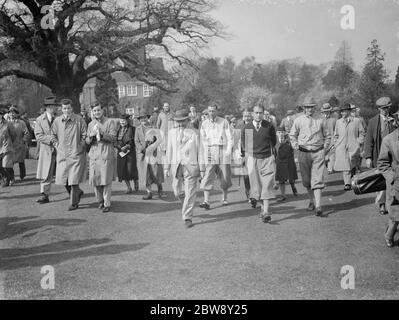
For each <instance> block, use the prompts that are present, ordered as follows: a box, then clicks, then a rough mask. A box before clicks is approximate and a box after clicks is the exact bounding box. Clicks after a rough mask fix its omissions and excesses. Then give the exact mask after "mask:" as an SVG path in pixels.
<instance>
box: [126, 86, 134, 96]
mask: <svg viewBox="0 0 399 320" xmlns="http://www.w3.org/2000/svg"><path fill="white" fill-rule="evenodd" d="M126 95H128V96H137V86H133V85H129V86H126Z"/></svg>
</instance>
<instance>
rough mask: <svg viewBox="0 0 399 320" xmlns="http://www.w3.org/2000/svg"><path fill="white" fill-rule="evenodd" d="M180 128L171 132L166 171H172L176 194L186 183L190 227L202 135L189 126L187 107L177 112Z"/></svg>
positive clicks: (186, 218)
mask: <svg viewBox="0 0 399 320" xmlns="http://www.w3.org/2000/svg"><path fill="white" fill-rule="evenodd" d="M173 119H174V121H175V122H176V123H177V128H173V129H172V130H171V131H170V132H169V139H168V145H167V149H166V159H167V160H166V164H165V175H166V176H169V173H171V175H172V178H173V182H172V187H173V191H174V194H175V196H176V198H179V199H180V197H181V192H182V187H183V185H184V201H183V207H182V217H183V221H184V223H185V225H186V227H187V228H190V227H192V226H193V223H192V218H193V213H194V206H195V199H196V187H197V178H198V177H199V175H200V169H199V162H198V150H199V135H198V132H197V131H196V130H195V129H193V128H188V123H189V113H188V111H187V110H185V109H183V110H178V111H177V112H176V114H175V116H174V118H173Z"/></svg>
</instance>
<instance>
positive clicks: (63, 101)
mask: <svg viewBox="0 0 399 320" xmlns="http://www.w3.org/2000/svg"><path fill="white" fill-rule="evenodd" d="M61 104H63V105H64V106H67V105H70V104H72V100H71V99H62V100H61Z"/></svg>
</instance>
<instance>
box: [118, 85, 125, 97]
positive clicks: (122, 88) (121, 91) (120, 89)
mask: <svg viewBox="0 0 399 320" xmlns="http://www.w3.org/2000/svg"><path fill="white" fill-rule="evenodd" d="M118 93H119V98H120V97H124V96H125V86H118Z"/></svg>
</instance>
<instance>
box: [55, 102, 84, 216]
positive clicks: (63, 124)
mask: <svg viewBox="0 0 399 320" xmlns="http://www.w3.org/2000/svg"><path fill="white" fill-rule="evenodd" d="M71 103H72V102H71V100H69V99H63V100H62V101H61V111H62V115H61V116H60V117H58V118H56V119H55V120H54V122H53V125H52V127H51V130H52V137H53V142H52V143H53V145H54V146H55V148H56V150H57V169H56V174H55V183H56V184H57V185H64V186H65V188H66V190H67V191H68V193H69V194H70V206H69V208H68V210H69V211H72V210H76V209H78V208H79V202H80V198H81V197H82V195H83V191H82V190H81V189H80V188H79V183H81V182H83V181H84V178H85V172H86V166H87V163H86V152H85V149H86V134H87V126H86V122H85V121H84V119H83V118H82V117H81V116H80V115H76V114H74V113H73V110H72V106H71Z"/></svg>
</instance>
